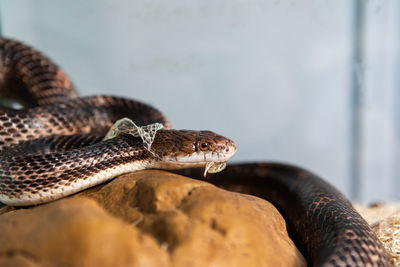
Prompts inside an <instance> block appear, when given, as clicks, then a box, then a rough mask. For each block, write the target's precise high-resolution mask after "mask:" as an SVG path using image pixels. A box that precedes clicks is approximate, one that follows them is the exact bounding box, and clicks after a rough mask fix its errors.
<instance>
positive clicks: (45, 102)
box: [0, 38, 389, 266]
mask: <svg viewBox="0 0 400 267" xmlns="http://www.w3.org/2000/svg"><path fill="white" fill-rule="evenodd" d="M0 88H1V89H0V94H1V96H2V97H4V98H8V99H13V100H16V101H18V102H19V103H21V105H22V106H23V107H24V108H22V109H19V110H17V109H11V108H6V107H1V108H0V201H1V202H3V203H5V204H8V205H21V206H23V205H32V204H37V203H43V202H47V201H51V200H54V199H57V198H60V197H63V196H66V195H69V194H72V193H74V192H77V191H80V190H83V189H85V188H88V187H91V186H94V185H96V184H99V183H102V182H104V181H106V180H109V179H111V178H113V177H115V176H117V175H119V174H122V173H125V172H130V171H135V170H139V169H146V168H163V169H164V168H166V169H181V170H174V172H176V173H180V174H184V175H187V176H189V177H192V178H197V179H202V178H203V177H202V175H203V170H200V169H199V168H194V167H204V166H205V165H207V164H210V162H211V164H212V162H216V163H218V164H222V163H224V162H226V161H228V160H229V158H230V157H231V156H232V155H233V154H234V153H235V151H236V147H235V144H234V143H233V142H232V141H231V140H230V139H228V138H225V137H223V136H220V135H218V134H215V133H213V132H210V131H190V130H173V129H170V123H169V121H168V120H167V118H166V117H165V116H164V115H163V114H162V113H161V112H160V111H158V110H157V109H155V108H153V107H151V106H149V105H147V104H143V103H141V102H138V101H135V100H130V99H125V98H120V97H114V96H89V97H82V98H79V97H78V94H77V92H76V90H75V88H74V87H73V85H72V84H71V82H70V80H69V78H68V77H67V76H66V75H65V74H64V72H63V71H62V70H61V69H60V68H58V67H57V65H55V64H54V63H53V62H52V61H51V60H50V59H48V58H47V57H46V56H44V55H42V54H41V53H40V52H38V51H36V50H35V49H33V48H31V47H30V46H27V45H25V44H22V43H20V42H18V41H13V40H9V39H5V38H3V39H1V41H0ZM122 117H128V118H130V119H132V121H134V122H135V123H137V124H138V125H149V124H154V123H161V124H163V125H164V128H163V129H159V130H158V131H157V132H156V134H155V136H154V140H153V141H152V143H151V148H150V147H149V148H147V149H146V148H145V146H144V145H143V140H142V139H141V138H140V137H133V136H131V135H128V134H126V133H122V134H120V135H119V136H117V137H115V138H111V139H108V140H105V139H104V136H105V134H106V133H107V131H108V130H109V129H110V127H111V126H112V125H113V123H114V122H115V121H117V120H119V119H121V118H122ZM187 167H190V168H187ZM182 168H185V169H182ZM207 181H208V182H211V183H213V184H215V185H217V186H219V187H222V188H225V189H228V190H232V191H236V192H242V193H248V194H253V195H256V196H258V197H261V198H264V199H266V200H268V201H270V202H272V203H273V204H274V205H275V206H276V207H277V208H278V210H279V211H280V212H281V213H282V214H283V216H284V217H285V219H286V221H287V224H288V230H289V232H290V235H291V237H292V238H293V240H294V241H295V243H296V245H297V246H298V247H299V249H300V250H301V251H302V253H303V255H304V256H305V257H306V259H307V260H308V261H309V263H310V265H312V266H388V265H389V264H388V260H387V255H386V253H385V251H384V248H383V246H382V244H381V243H380V241H379V240H378V238H377V237H376V235H375V234H374V232H373V231H372V230H371V228H370V227H369V226H368V224H367V223H366V222H365V220H364V219H363V218H362V217H361V216H360V215H359V214H358V213H357V212H356V211H355V210H354V208H353V207H352V205H351V203H350V202H349V201H348V200H347V199H346V198H345V197H344V196H343V195H342V194H341V193H340V192H339V191H337V190H336V189H335V188H334V187H332V186H331V185H329V184H328V183H326V182H325V181H324V180H322V179H321V178H319V177H317V176H316V175H314V174H312V173H310V172H309V171H307V170H304V169H301V168H297V167H294V166H290V165H286V164H277V163H248V164H233V165H228V166H227V167H226V169H225V170H224V171H222V172H218V173H212V174H210V175H209V177H208V178H207Z"/></svg>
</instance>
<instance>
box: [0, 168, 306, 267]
mask: <svg viewBox="0 0 400 267" xmlns="http://www.w3.org/2000/svg"><path fill="white" fill-rule="evenodd" d="M0 232H1V233H2V234H1V235H0V266H194V267H195V266H306V262H305V260H304V258H303V256H302V255H301V254H300V253H299V251H298V250H297V249H296V247H295V246H294V244H293V242H292V241H291V240H290V239H289V237H288V235H287V231H286V227H285V222H284V220H283V218H282V217H281V215H280V214H279V213H278V212H277V211H276V209H275V208H274V207H273V206H272V205H271V204H269V203H268V202H266V201H264V200H262V199H259V198H257V197H253V196H249V195H244V194H239V193H232V192H229V191H225V190H222V189H219V188H217V187H215V186H213V185H210V184H208V183H205V182H201V181H197V180H192V179H188V178H185V177H182V176H178V175H174V174H171V173H168V172H163V171H142V172H137V173H132V174H127V175H123V176H120V177H118V178H117V179H114V180H113V181H111V182H109V183H108V184H105V185H101V186H98V187H95V188H93V189H89V190H86V191H84V192H81V193H79V194H76V195H74V196H72V197H68V198H64V199H61V200H58V201H54V202H52V203H48V204H43V205H39V206H36V207H31V208H19V209H17V208H12V207H4V208H2V209H0Z"/></svg>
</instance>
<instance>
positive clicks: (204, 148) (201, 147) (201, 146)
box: [199, 141, 208, 151]
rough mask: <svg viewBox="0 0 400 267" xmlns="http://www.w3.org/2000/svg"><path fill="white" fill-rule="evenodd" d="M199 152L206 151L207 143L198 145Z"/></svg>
mask: <svg viewBox="0 0 400 267" xmlns="http://www.w3.org/2000/svg"><path fill="white" fill-rule="evenodd" d="M199 147H200V150H203V151H204V150H207V149H208V143H207V142H204V141H203V142H200V144H199Z"/></svg>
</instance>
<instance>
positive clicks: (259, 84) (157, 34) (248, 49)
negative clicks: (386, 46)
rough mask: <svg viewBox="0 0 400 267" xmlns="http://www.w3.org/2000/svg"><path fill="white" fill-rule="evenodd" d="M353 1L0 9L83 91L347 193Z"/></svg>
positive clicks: (23, 0) (45, 2) (92, 3)
mask: <svg viewBox="0 0 400 267" xmlns="http://www.w3.org/2000/svg"><path fill="white" fill-rule="evenodd" d="M369 2H371V3H370V5H371V6H373V8H375V7H376V6H378V7H379V8H380V11H379V10H378V11H376V10H375V9H374V10H375V11H374V12H375V13H373V14H372V15H373V16H375V18H376V19H377V20H382V19H387V14H386V13H385V12H386V11H387V10H386V9H389V10H390V8H392V6H393V5H396V4H393V3H392V4H391V6H387V5H385V4H383V3H380V4H377V3H376V1H369ZM379 2H381V1H379ZM354 7H355V5H354V2H353V1H347V0H340V1H338V0H327V1H315V0H306V1H304V0H303V1H296V0H291V1H289V0H287V1H279V0H246V1H243V0H221V1H211V0H203V1H184V0H177V1H160V0H154V1H148V0H137V1H128V0H118V1H105V0H101V1H99V0H86V1H62V2H61V1H51V0H36V1H30V0H19V1H2V2H1V5H0V8H1V27H2V34H3V35H4V36H7V37H13V38H17V39H19V40H22V41H24V42H26V43H28V44H31V45H33V46H34V47H36V48H38V49H40V50H41V51H43V52H45V53H46V54H47V55H48V56H50V57H51V58H52V59H54V61H56V62H57V63H58V64H59V65H60V66H62V67H63V69H64V70H65V71H66V72H67V73H68V74H69V75H70V77H71V78H72V80H73V81H74V83H75V85H76V86H77V87H78V89H79V91H80V92H81V94H82V95H89V94H114V95H122V96H126V97H131V98H136V99H139V100H142V101H144V102H147V103H150V104H152V105H154V106H156V107H158V108H159V109H161V110H162V111H163V112H165V113H166V114H167V116H168V117H169V118H170V120H171V121H172V123H173V126H174V127H175V128H187V129H209V130H213V131H215V132H218V133H221V134H224V135H226V136H229V137H231V138H232V139H233V140H235V141H236V143H237V146H238V152H237V155H236V156H235V158H234V160H235V161H254V160H272V161H283V162H289V163H293V164H297V165H300V166H303V167H305V168H308V169H310V170H312V171H314V172H316V173H318V174H319V175H321V176H322V177H324V178H325V179H327V180H329V181H330V182H332V183H333V184H334V185H336V186H338V187H339V188H340V189H341V190H343V191H344V192H345V193H346V194H347V195H349V192H350V191H349V190H350V189H349V188H350V187H349V185H350V183H351V182H350V181H351V177H350V145H351V144H350V142H351V138H350V136H351V132H350V131H351V120H350V118H351V116H350V112H351V108H352V107H351V98H350V97H351V90H352V88H351V87H352V76H351V75H352V71H353V70H354V67H355V66H354V62H353V42H354V13H355V12H354ZM397 24H398V21H397ZM378 34H379V33H378ZM378 39H379V36H378ZM374 40H375V39H374ZM377 68H379V66H377ZM363 74H365V73H363ZM377 79H379V77H378V78H377ZM396 82H398V81H396ZM377 83H378V84H377V85H375V84H374V85H371V86H372V87H375V86H378V87H380V88H382V85H381V84H379V82H377ZM388 123H389V124H390V122H388ZM367 127H368V126H367ZM382 138H384V137H383V136H382ZM393 138H394V137H393ZM394 139H396V138H394ZM385 140H386V139H385ZM396 140H398V137H397V139H396ZM389 142H391V141H389ZM366 167H367V169H368V167H370V165H369V164H367V165H366ZM379 168H380V166H378V169H376V170H375V169H374V170H373V171H375V172H376V171H377V172H378V173H379ZM385 177H386V178H385V179H386V180H387V181H386V180H385V183H384V184H383V185H380V183H378V182H376V181H375V182H374V181H370V180H373V179H369V180H368V186H364V187H365V190H366V191H363V196H364V200H368V201H370V200H375V199H383V200H384V199H388V198H389V195H390V194H388V192H389V191H390V187H391V186H392V185H393V175H392V174H389V175H387V176H385ZM367 178H368V177H367ZM367 178H366V179H367ZM381 181H382V180H381ZM363 190H364V189H363ZM368 190H373V191H374V192H375V191H378V192H379V193H377V194H375V195H371V194H370V193H369V191H368ZM388 190H389V191H388Z"/></svg>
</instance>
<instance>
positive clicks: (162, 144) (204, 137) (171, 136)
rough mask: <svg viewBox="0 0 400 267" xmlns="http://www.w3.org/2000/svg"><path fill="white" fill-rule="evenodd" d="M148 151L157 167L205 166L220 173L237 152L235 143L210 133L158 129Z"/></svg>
mask: <svg viewBox="0 0 400 267" xmlns="http://www.w3.org/2000/svg"><path fill="white" fill-rule="evenodd" d="M151 151H152V152H153V153H154V154H156V156H157V157H158V158H159V159H160V160H159V161H158V163H157V165H158V166H157V167H158V168H165V169H181V168H190V167H206V171H207V170H208V171H210V172H212V171H214V172H217V171H221V170H222V169H223V166H224V163H225V162H227V161H228V160H229V159H230V158H231V157H232V156H233V155H234V154H235V152H236V145H235V143H234V142H233V141H232V140H230V139H229V138H226V137H224V136H222V135H218V134H216V133H213V132H210V131H191V130H164V129H162V130H159V131H158V132H157V134H156V137H155V139H154V142H153V144H152V146H151Z"/></svg>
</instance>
